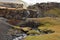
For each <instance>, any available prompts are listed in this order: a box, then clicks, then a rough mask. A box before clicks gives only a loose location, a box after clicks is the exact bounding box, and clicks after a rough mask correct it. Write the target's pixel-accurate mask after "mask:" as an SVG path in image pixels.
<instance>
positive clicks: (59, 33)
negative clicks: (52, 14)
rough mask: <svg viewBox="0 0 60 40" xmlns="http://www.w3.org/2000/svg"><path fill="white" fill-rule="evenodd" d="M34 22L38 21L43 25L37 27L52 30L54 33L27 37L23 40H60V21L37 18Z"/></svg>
mask: <svg viewBox="0 0 60 40" xmlns="http://www.w3.org/2000/svg"><path fill="white" fill-rule="evenodd" d="M35 21H39V22H40V23H43V24H44V25H42V26H39V27H46V28H48V29H51V30H54V31H55V33H52V34H44V35H40V36H28V37H26V38H25V40H60V19H59V18H54V19H53V18H49V17H46V18H38V19H36V20H35Z"/></svg>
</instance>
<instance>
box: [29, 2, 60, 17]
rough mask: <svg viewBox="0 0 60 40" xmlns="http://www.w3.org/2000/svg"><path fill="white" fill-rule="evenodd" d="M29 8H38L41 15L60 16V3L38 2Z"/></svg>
mask: <svg viewBox="0 0 60 40" xmlns="http://www.w3.org/2000/svg"><path fill="white" fill-rule="evenodd" d="M28 9H35V10H38V15H39V17H60V11H59V10H60V3H56V2H50V3H36V4H35V5H32V6H31V5H30V6H29V7H28Z"/></svg>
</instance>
